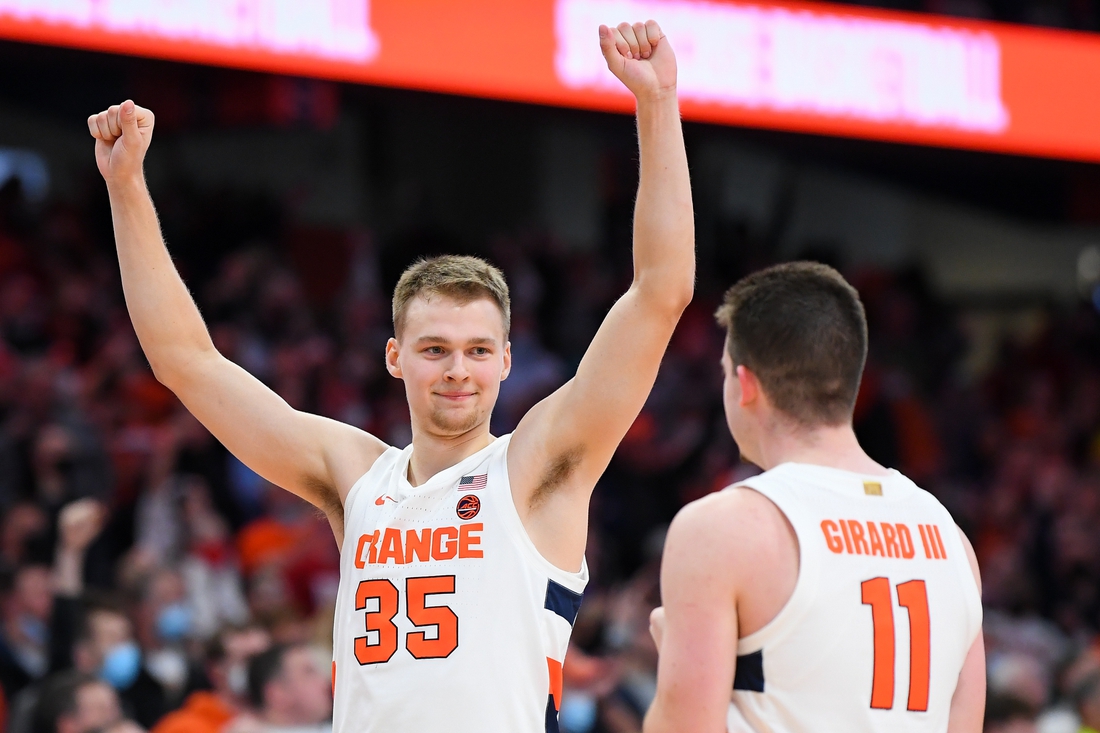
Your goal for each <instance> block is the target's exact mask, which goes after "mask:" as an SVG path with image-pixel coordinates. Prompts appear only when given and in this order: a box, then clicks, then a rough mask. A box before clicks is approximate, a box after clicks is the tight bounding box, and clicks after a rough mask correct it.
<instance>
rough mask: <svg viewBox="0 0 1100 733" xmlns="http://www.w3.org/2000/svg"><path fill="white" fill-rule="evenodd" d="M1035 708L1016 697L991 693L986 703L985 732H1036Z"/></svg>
mask: <svg viewBox="0 0 1100 733" xmlns="http://www.w3.org/2000/svg"><path fill="white" fill-rule="evenodd" d="M1036 731H1037V729H1036V726H1035V710H1034V709H1032V707H1031V706H1030V705H1028V704H1027V703H1026V702H1023V701H1022V700H1019V699H1017V698H1014V697H1003V696H999V695H991V696H990V697H989V699H988V700H987V701H986V705H985V731H984V733H1036Z"/></svg>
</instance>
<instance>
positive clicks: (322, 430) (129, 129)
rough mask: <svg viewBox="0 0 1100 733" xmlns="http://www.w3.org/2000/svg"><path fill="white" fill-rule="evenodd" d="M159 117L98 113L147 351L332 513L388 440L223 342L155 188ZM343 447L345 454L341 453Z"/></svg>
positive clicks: (132, 110)
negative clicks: (168, 235) (295, 397)
mask: <svg viewBox="0 0 1100 733" xmlns="http://www.w3.org/2000/svg"><path fill="white" fill-rule="evenodd" d="M153 124H154V118H153V113H152V112H150V111H149V110H147V109H143V108H141V107H138V106H136V105H135V104H134V103H133V102H131V101H126V102H124V103H123V104H121V105H116V106H113V107H111V108H110V109H108V110H105V111H104V112H101V113H99V114H98V115H93V116H91V117H89V118H88V127H89V130H90V132H91V134H92V137H94V138H95V140H96V143H95V156H96V164H97V165H98V167H99V172H100V173H101V174H103V178H104V180H105V181H106V182H107V190H108V193H109V194H110V201H111V215H112V217H113V219H114V231H115V243H116V245H117V248H118V260H119V267H120V269H121V271H122V288H123V292H124V293H125V296H126V307H127V308H128V310H129V312H130V318H131V319H132V320H133V323H134V330H135V331H136V332H137V336H138V339H139V341H140V342H141V347H142V349H143V350H144V351H145V356H146V357H147V358H148V360H149V364H150V366H151V367H152V368H153V373H154V374H155V375H156V377H157V379H158V380H160V381H161V382H162V383H163V384H164V385H165V386H167V387H168V388H169V389H171V390H172V391H173V392H175V393H176V396H177V397H179V398H180V400H181V401H182V402H183V404H184V405H185V406H186V407H187V409H189V410H190V411H191V412H192V413H193V414H194V415H195V417H197V418H198V419H199V420H200V421H201V422H202V424H203V425H205V426H206V428H207V429H208V430H210V432H211V433H213V434H214V436H215V437H217V438H218V440H220V441H221V442H222V443H224V444H225V446H226V447H227V448H228V449H229V450H230V452H232V453H233V454H234V455H235V456H237V457H238V458H239V459H240V460H241V461H243V462H244V463H245V464H246V465H248V466H249V467H250V468H252V469H253V470H254V471H256V472H257V473H258V474H260V475H261V476H263V477H264V478H265V479H267V480H268V481H270V482H272V483H274V484H276V485H278V486H282V487H283V488H286V489H288V490H290V491H292V492H294V493H296V494H298V495H299V496H301V497H302V498H304V499H306V500H307V501H310V502H311V503H313V504H314V505H316V506H319V507H321V508H322V509H325V510H326V513H328V514H329V517H330V520H332V519H334V518H335V517H338V516H339V514H340V509H341V507H342V503H341V502H342V499H343V497H344V496H345V495H346V492H347V490H348V488H350V486H351V484H352V483H353V482H354V480H355V479H356V478H358V476H359V475H361V474H362V473H363V472H364V471H365V470H366V468H368V467H369V466H370V464H371V462H373V460H374V458H376V457H377V456H378V455H379V454H380V453H381V451H382V450H384V446H382V444H381V442H380V441H378V440H377V439H375V438H373V437H372V436H370V435H368V434H366V433H364V432H363V431H361V430H358V429H356V428H352V427H351V426H348V425H343V424H341V423H338V422H335V421H333V420H328V419H325V418H322V417H318V416H315V415H307V414H305V413H301V412H298V411H296V410H294V409H292V408H291V407H290V406H289V405H288V404H287V403H286V402H285V401H284V400H283V399H282V398H280V397H279V396H278V395H277V394H275V393H274V392H273V391H271V390H270V389H268V388H267V387H266V386H264V385H263V384H262V383H261V382H260V381H259V380H257V379H256V378H254V377H253V376H252V375H250V374H248V372H246V371H245V370H244V369H242V368H240V367H239V366H237V365H236V364H234V363H232V362H231V361H229V360H228V359H226V358H224V357H223V356H222V355H221V354H219V353H218V351H217V349H215V348H214V344H213V342H212V341H211V339H210V335H209V333H208V332H207V329H206V324H205V323H203V320H202V316H201V315H200V314H199V310H198V308H197V307H196V306H195V303H194V301H193V300H192V299H191V294H190V293H189V292H188V290H187V287H186V286H185V285H184V283H183V280H181V279H180V276H179V274H178V273H177V272H176V268H175V266H174V265H173V263H172V259H171V257H170V256H169V254H168V249H167V248H166V246H165V244H164V239H163V238H162V236H161V232H160V224H159V222H158V221H157V215H156V211H155V209H154V208H153V201H152V199H151V198H150V196H149V191H148V189H147V188H146V186H145V176H144V171H143V164H144V159H145V153H146V151H147V150H148V149H149V143H150V140H151V139H152V135H153ZM334 455H341V456H344V458H343V459H342V460H341V461H335V460H333V459H332V458H331V456H334ZM334 528H335V526H334Z"/></svg>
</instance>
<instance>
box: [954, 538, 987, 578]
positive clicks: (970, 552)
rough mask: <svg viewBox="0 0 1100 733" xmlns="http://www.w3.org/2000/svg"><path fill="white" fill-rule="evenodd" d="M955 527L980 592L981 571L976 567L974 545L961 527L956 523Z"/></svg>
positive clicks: (976, 559)
mask: <svg viewBox="0 0 1100 733" xmlns="http://www.w3.org/2000/svg"><path fill="white" fill-rule="evenodd" d="M955 529H957V530H958V531H959V539H960V540H962V544H963V549H964V550H966V559H967V560H969V561H970V569H971V571H973V573H974V580H975V581H976V582H977V583H978V592H979V593H980V592H981V590H982V573H981V570H980V569H979V568H978V556H977V554H976V553H975V552H974V546H973V545H972V544H970V540H969V538H967V536H966V533H965V532H963V531H962V527H959V526H958V525H956V526H955Z"/></svg>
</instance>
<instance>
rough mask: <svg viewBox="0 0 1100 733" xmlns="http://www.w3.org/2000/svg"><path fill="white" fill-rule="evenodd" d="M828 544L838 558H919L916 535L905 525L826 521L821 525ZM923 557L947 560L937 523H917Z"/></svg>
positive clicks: (848, 520) (853, 520) (840, 520)
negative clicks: (844, 556) (840, 556)
mask: <svg viewBox="0 0 1100 733" xmlns="http://www.w3.org/2000/svg"><path fill="white" fill-rule="evenodd" d="M821 532H822V534H824V535H825V545H826V546H827V547H828V548H829V549H830V550H832V551H833V552H834V553H836V554H837V555H843V554H848V555H878V556H880V557H896V558H901V559H902V560H912V559H913V558H914V557H916V555H917V551H916V547H915V546H914V544H913V532H912V530H910V529H909V527H908V525H906V524H904V523H902V522H897V523H893V522H870V521H866V522H865V521H860V520H858V519H837V520H832V519H825V520H822V522H821ZM917 534H918V535H919V536H920V541H921V549H923V550H924V557H925V558H927V559H929V560H946V559H947V549H946V548H945V547H944V546H943V536H942V535H941V534H940V528H939V526H937V525H935V524H918V525H917Z"/></svg>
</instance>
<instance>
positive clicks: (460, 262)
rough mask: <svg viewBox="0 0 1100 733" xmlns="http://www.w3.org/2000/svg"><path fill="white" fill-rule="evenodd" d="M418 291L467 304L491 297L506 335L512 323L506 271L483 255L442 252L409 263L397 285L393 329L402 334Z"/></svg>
mask: <svg viewBox="0 0 1100 733" xmlns="http://www.w3.org/2000/svg"><path fill="white" fill-rule="evenodd" d="M418 295H424V296H431V295H443V296H446V297H448V298H453V299H454V300H457V301H458V302H459V303H461V304H463V305H465V304H466V303H470V302H472V301H475V300H478V299H479V298H487V299H489V300H491V301H493V302H494V303H496V305H497V307H498V308H500V314H501V316H502V317H503V318H504V337H505V338H507V337H508V332H509V330H510V329H511V326H512V301H511V298H510V297H509V295H508V283H507V282H505V280H504V273H502V272H501V271H500V270H499V269H497V268H496V267H494V266H493V265H490V264H489V263H488V262H486V261H485V260H483V259H481V258H480V257H468V256H463V255H442V256H440V257H427V258H421V259H419V260H417V261H416V262H414V263H413V264H411V265H409V267H408V269H406V270H405V272H403V273H402V274H401V279H400V280H398V281H397V287H395V288H394V289H393V333H394V335H395V336H397V337H398V338H401V332H402V331H403V330H404V329H405V312H406V311H407V310H408V308H409V303H410V302H411V301H412V299H413V298H415V297H417V296H418Z"/></svg>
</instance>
